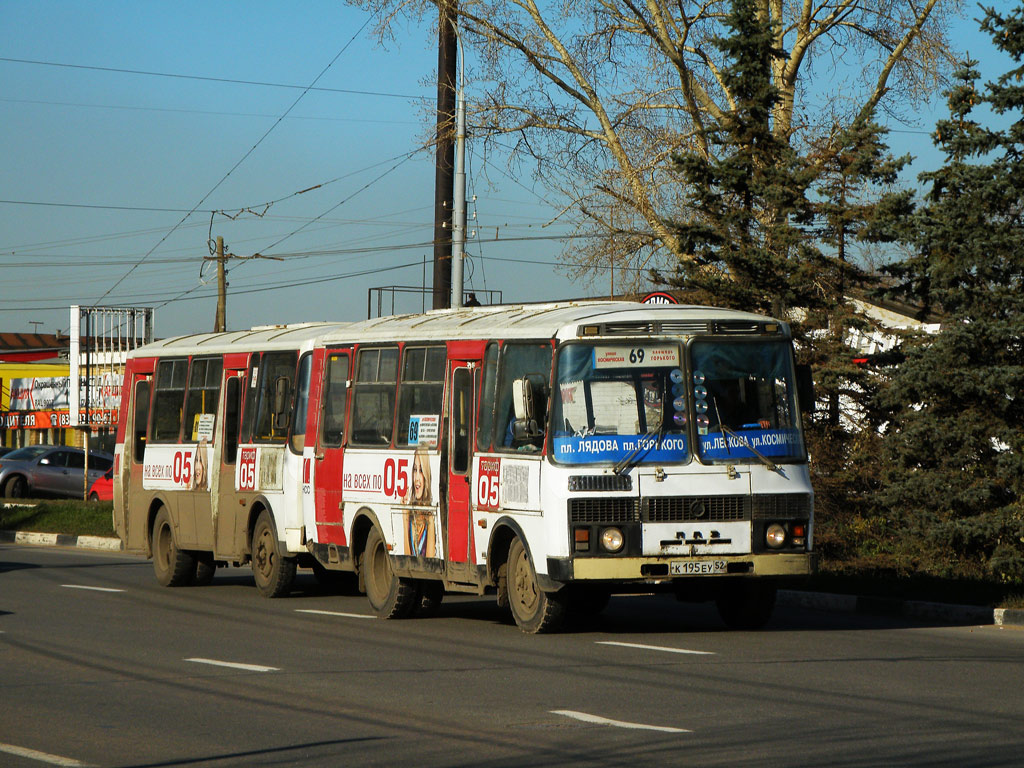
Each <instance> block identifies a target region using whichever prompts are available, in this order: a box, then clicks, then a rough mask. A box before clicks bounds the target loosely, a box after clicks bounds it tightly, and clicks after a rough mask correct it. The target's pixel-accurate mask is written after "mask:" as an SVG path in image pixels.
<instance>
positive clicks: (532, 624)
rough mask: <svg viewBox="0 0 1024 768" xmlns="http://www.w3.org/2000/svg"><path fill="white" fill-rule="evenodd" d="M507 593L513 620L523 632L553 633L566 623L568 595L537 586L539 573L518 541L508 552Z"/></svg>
mask: <svg viewBox="0 0 1024 768" xmlns="http://www.w3.org/2000/svg"><path fill="white" fill-rule="evenodd" d="M507 589H508V604H509V607H510V608H511V609H512V617H513V618H514V619H515V620H516V624H518V625H519V628H520V629H521V630H523V631H524V632H529V633H530V634H531V635H532V634H537V633H539V632H553V631H555V630H557V629H558V628H559V627H560V626H561V625H562V622H563V621H564V620H565V613H566V611H565V595H564V594H562V593H560V592H545V591H544V590H542V589H541V588H540V587H539V586H537V573H536V571H534V569H533V564H532V563H531V562H530V555H529V554H528V553H527V551H526V547H525V546H524V545H523V542H522V541H521V540H520V539H519V538H518V537H516V538H515V539H514V540H513V541H512V546H510V547H509V549H508V587H507Z"/></svg>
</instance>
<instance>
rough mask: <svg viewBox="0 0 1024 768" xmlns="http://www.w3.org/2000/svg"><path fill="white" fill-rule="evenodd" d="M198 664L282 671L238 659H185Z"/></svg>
mask: <svg viewBox="0 0 1024 768" xmlns="http://www.w3.org/2000/svg"><path fill="white" fill-rule="evenodd" d="M185 661H191V662H194V663H196V664H210V665H212V666H214V667H228V668H230V669H244V670H245V671H247V672H280V671H281V670H280V669H279V668H278V667H264V666H261V665H259V664H240V663H238V662H237V661H218V660H217V659H200V658H192V659H185Z"/></svg>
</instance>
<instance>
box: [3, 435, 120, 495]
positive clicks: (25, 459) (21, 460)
mask: <svg viewBox="0 0 1024 768" xmlns="http://www.w3.org/2000/svg"><path fill="white" fill-rule="evenodd" d="M112 466H114V457H113V456H111V455H110V454H109V453H103V452H101V451H89V482H88V484H89V485H90V486H91V485H92V484H93V483H94V482H95V481H96V480H97V478H99V477H102V476H103V473H104V472H106V471H107V470H108V469H110V468H111V467H112ZM84 470H85V451H83V450H82V449H81V448H68V447H66V446H63V445H30V446H27V447H25V448H19V449H18V450H16V451H11V452H10V453H8V454H7V455H6V456H4V457H2V458H0V492H2V494H3V495H4V496H6V497H8V498H19V497H22V496H29V495H34V494H53V495H55V496H68V497H71V498H81V497H82V491H83V489H84V488H85V485H84V484H83V478H82V475H83V473H84Z"/></svg>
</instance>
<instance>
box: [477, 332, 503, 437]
mask: <svg viewBox="0 0 1024 768" xmlns="http://www.w3.org/2000/svg"><path fill="white" fill-rule="evenodd" d="M497 373H498V345H497V344H496V343H495V342H493V341H492V342H491V343H490V344H488V345H487V351H486V352H485V353H484V375H483V383H482V384H481V385H480V405H479V408H480V411H479V413H478V414H477V417H476V447H477V450H480V451H489V450H491V441H492V440H493V439H494V390H495V385H496V384H497Z"/></svg>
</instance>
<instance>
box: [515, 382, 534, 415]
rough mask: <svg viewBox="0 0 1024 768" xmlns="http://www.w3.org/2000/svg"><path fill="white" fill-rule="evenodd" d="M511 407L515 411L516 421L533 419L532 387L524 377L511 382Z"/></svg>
mask: <svg viewBox="0 0 1024 768" xmlns="http://www.w3.org/2000/svg"><path fill="white" fill-rule="evenodd" d="M512 407H513V408H514V409H515V415H516V421H529V420H530V419H533V418H534V403H533V385H531V384H530V380H529V379H528V378H527V377H525V376H524V377H523V378H521V379H516V380H515V381H513V382H512Z"/></svg>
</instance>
